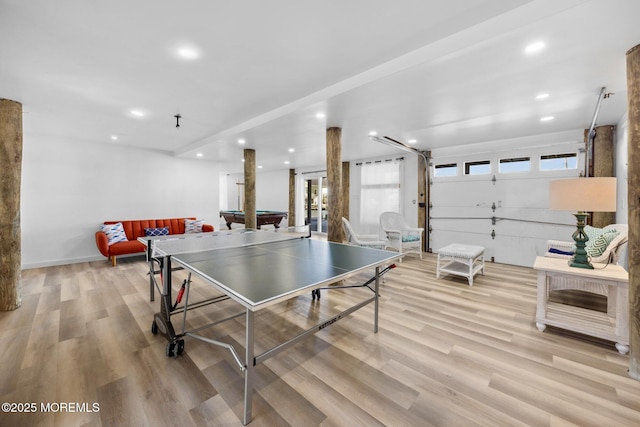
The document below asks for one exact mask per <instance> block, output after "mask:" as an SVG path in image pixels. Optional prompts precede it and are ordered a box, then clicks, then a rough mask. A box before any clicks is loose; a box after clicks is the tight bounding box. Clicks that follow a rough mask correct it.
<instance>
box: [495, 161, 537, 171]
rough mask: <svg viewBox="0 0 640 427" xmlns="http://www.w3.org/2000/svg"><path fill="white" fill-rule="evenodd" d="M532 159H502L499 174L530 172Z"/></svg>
mask: <svg viewBox="0 0 640 427" xmlns="http://www.w3.org/2000/svg"><path fill="white" fill-rule="evenodd" d="M530 170H531V159H530V158H529V157H514V158H512V159H500V164H499V166H498V172H499V173H514V172H529V171H530Z"/></svg>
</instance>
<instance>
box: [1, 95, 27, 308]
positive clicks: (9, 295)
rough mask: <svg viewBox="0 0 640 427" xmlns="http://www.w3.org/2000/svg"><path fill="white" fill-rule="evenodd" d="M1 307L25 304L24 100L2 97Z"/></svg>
mask: <svg viewBox="0 0 640 427" xmlns="http://www.w3.org/2000/svg"><path fill="white" fill-rule="evenodd" d="M0 165H2V166H0V310H2V311H9V310H15V309H17V308H18V307H20V306H21V305H22V265H21V263H22V255H21V236H20V232H21V230H20V180H21V176H22V104H20V103H19V102H16V101H11V100H8V99H0Z"/></svg>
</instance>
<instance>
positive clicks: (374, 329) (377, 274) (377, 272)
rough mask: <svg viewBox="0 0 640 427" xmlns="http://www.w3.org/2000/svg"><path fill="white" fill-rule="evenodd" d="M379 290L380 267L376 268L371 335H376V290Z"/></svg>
mask: <svg viewBox="0 0 640 427" xmlns="http://www.w3.org/2000/svg"><path fill="white" fill-rule="evenodd" d="M379 288H380V267H376V282H375V286H374V291H375V292H374V293H375V294H376V295H375V301H374V303H373V306H374V308H373V333H378V290H379Z"/></svg>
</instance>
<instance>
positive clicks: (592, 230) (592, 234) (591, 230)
mask: <svg viewBox="0 0 640 427" xmlns="http://www.w3.org/2000/svg"><path fill="white" fill-rule="evenodd" d="M604 232H605V230H604V229H602V228H597V227H592V226H590V225H585V226H584V234H586V235H587V237H588V238H589V240H590V241H592V240H596V239H597V238H598V237H599V236H600V235H601V234H602V233H604Z"/></svg>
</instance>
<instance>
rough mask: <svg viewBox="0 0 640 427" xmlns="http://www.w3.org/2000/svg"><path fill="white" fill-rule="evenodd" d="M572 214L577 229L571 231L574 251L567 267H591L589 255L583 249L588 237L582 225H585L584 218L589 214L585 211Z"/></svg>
mask: <svg viewBox="0 0 640 427" xmlns="http://www.w3.org/2000/svg"><path fill="white" fill-rule="evenodd" d="M573 215H574V216H575V217H576V220H577V224H576V227H577V230H576V231H575V232H574V233H573V240H575V242H576V252H575V254H574V256H573V258H571V260H569V267H576V268H588V269H593V265H591V263H590V262H589V256H588V255H587V251H586V249H585V246H586V245H587V241H589V237H588V236H587V235H586V234H585V232H584V226H585V225H587V223H586V220H587V217H588V216H589V214H588V213H586V212H577V213H574V214H573Z"/></svg>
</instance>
